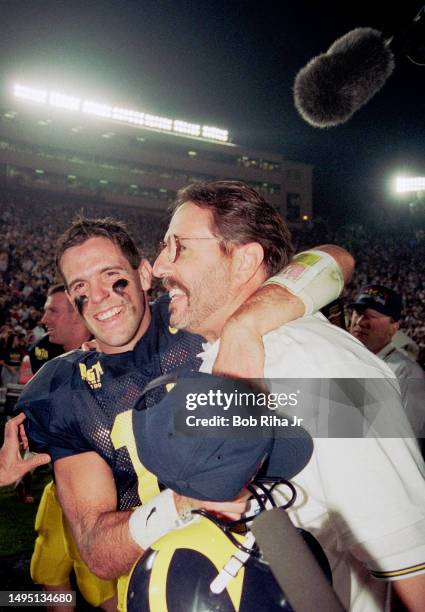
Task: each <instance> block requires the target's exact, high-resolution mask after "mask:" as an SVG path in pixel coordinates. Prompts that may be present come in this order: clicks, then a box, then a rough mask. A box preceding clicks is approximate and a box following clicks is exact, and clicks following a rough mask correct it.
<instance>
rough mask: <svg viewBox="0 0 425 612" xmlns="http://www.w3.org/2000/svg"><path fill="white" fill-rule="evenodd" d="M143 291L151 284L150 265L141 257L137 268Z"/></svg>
mask: <svg viewBox="0 0 425 612" xmlns="http://www.w3.org/2000/svg"><path fill="white" fill-rule="evenodd" d="M137 272H138V274H139V278H140V283H141V285H142V289H143V291H149V289H150V288H151V284H152V266H151V265H150V263H149V262H148V260H147V259H142V261H141V262H140V264H139V267H138V268H137Z"/></svg>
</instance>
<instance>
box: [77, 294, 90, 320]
mask: <svg viewBox="0 0 425 612" xmlns="http://www.w3.org/2000/svg"><path fill="white" fill-rule="evenodd" d="M88 300H89V298H88V297H87V296H86V295H78V296H77V297H76V298H75V299H74V304H75V306H76V307H77V310H78V312H79V313H80V315H82V314H83V308H84V304H86V303H87V302H88Z"/></svg>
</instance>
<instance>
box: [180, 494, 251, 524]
mask: <svg viewBox="0 0 425 612" xmlns="http://www.w3.org/2000/svg"><path fill="white" fill-rule="evenodd" d="M249 496H250V493H249V491H247V490H246V489H244V490H243V491H241V493H240V495H239V496H238V497H237V498H236V499H234V500H233V501H228V502H227V501H226V502H212V501H201V500H199V499H192V498H191V497H184V496H183V495H178V494H177V493H174V503H175V505H176V509H177V512H178V513H179V514H185V513H186V512H190V511H191V510H199V509H201V508H202V509H203V510H208V512H213V513H214V514H217V515H218V516H219V517H224V518H227V519H230V520H232V521H238V520H239V519H240V518H241V517H242V515H243V514H244V513H245V512H246V511H247V509H248V501H247V500H248V498H249Z"/></svg>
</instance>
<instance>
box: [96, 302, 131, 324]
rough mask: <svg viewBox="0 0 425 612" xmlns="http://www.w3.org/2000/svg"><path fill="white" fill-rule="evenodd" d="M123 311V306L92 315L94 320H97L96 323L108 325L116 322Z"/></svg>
mask: <svg viewBox="0 0 425 612" xmlns="http://www.w3.org/2000/svg"><path fill="white" fill-rule="evenodd" d="M123 310H124V305H123V306H114V307H112V308H109V309H108V310H104V311H102V312H100V313H98V314H96V315H94V318H95V319H97V320H98V321H102V322H106V323H109V322H111V321H116V320H117V319H118V315H119V314H121V312H122V311H123Z"/></svg>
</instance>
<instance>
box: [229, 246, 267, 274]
mask: <svg viewBox="0 0 425 612" xmlns="http://www.w3.org/2000/svg"><path fill="white" fill-rule="evenodd" d="M263 261H264V250H263V247H262V246H261V244H260V243H259V242H248V243H247V244H242V245H240V246H237V247H235V248H234V251H233V271H232V275H233V276H236V277H238V278H239V280H240V281H241V282H243V283H246V282H248V281H249V280H251V278H252V277H253V276H255V275H256V274H257V273H258V272H259V271H260V268H261V271H262V272H264V271H263V270H262V264H263ZM264 274H265V273H264Z"/></svg>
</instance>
